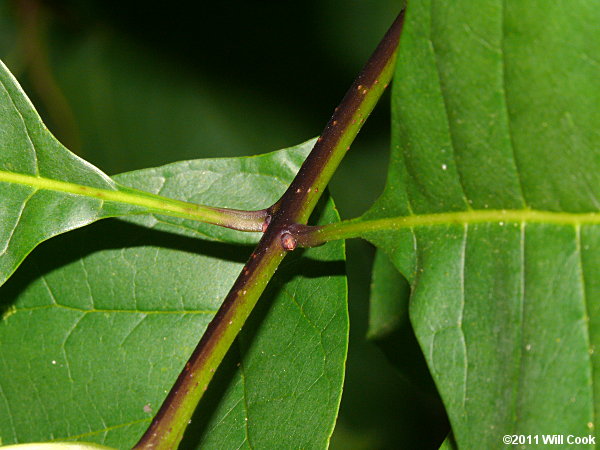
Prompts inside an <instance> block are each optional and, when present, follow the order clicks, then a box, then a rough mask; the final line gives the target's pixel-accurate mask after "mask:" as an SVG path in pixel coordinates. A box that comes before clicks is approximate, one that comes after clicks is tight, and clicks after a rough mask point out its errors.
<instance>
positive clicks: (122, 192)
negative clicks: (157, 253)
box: [0, 170, 212, 221]
mask: <svg viewBox="0 0 600 450" xmlns="http://www.w3.org/2000/svg"><path fill="white" fill-rule="evenodd" d="M0 183H10V184H18V185H21V186H29V187H31V188H34V189H37V190H46V191H53V192H62V193H66V194H73V195H79V196H82V197H88V198H94V199H97V200H99V201H101V202H116V203H122V204H127V205H132V206H141V207H143V208H146V210H145V211H141V213H149V212H156V213H160V214H164V215H169V216H174V217H182V218H185V219H191V220H196V221H198V220H199V221H205V220H206V218H207V215H209V216H212V214H211V211H210V208H206V207H202V206H201V205H196V204H193V203H188V202H184V201H181V200H174V199H170V198H167V197H162V196H159V195H155V194H151V193H149V192H143V191H137V190H135V189H132V188H128V187H127V188H123V187H121V186H119V185H116V186H117V189H115V190H110V189H102V188H96V187H92V186H86V185H81V184H76V183H71V182H68V181H60V180H54V179H51V178H44V177H40V176H35V175H26V174H20V173H15V172H7V171H3V170H0Z"/></svg>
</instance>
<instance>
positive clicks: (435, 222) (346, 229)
mask: <svg viewBox="0 0 600 450" xmlns="http://www.w3.org/2000/svg"><path fill="white" fill-rule="evenodd" d="M480 223H496V224H499V225H501V226H504V225H506V224H513V223H517V224H518V223H544V224H551V225H563V226H579V225H598V224H600V213H593V212H592V213H568V212H552V211H538V210H533V209H497V210H495V209H492V210H469V211H456V212H448V213H438V214H421V215H411V216H403V217H391V218H387V219H375V220H364V219H361V218H360V217H359V218H357V219H352V220H345V221H343V222H338V223H332V224H329V225H323V226H319V227H309V226H297V227H295V229H293V230H292V235H293V237H294V239H295V240H296V242H297V244H298V245H299V246H301V247H315V246H318V245H322V244H324V243H326V242H329V241H335V240H339V239H349V238H355V237H364V236H365V235H368V234H369V233H373V232H377V231H391V230H403V229H412V228H419V227H432V226H447V225H471V224H480Z"/></svg>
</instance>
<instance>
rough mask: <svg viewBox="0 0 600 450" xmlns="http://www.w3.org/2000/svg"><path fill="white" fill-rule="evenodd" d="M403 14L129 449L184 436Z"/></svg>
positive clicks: (365, 99) (391, 58) (379, 85)
mask: <svg viewBox="0 0 600 450" xmlns="http://www.w3.org/2000/svg"><path fill="white" fill-rule="evenodd" d="M403 19H404V13H403V12H402V13H400V15H399V16H398V18H397V19H396V21H395V22H394V23H393V24H392V26H391V28H390V30H389V31H388V33H387V34H386V35H385V37H384V38H383V40H382V42H381V43H380V44H379V46H378V47H377V49H376V50H375V52H374V53H373V56H372V57H371V59H370V60H369V61H368V62H367V64H366V66H365V68H364V69H363V71H362V72H361V73H360V75H359V76H358V78H357V80H356V81H355V82H354V84H353V85H352V87H351V88H350V90H349V91H348V93H347V94H346V96H345V97H344V99H343V100H342V102H341V103H340V105H339V107H338V108H336V112H335V113H334V114H333V117H332V118H331V120H330V121H329V123H328V124H327V126H326V128H325V131H324V132H323V134H322V135H321V137H320V138H319V140H318V142H317V143H316V144H315V147H314V148H313V149H312V151H311V153H310V155H308V157H307V158H306V161H304V164H303V165H302V167H301V168H300V170H299V171H298V174H297V175H296V178H294V181H292V183H291V185H290V187H289V188H288V190H287V191H286V192H285V193H284V194H283V196H282V197H281V199H280V200H279V201H278V202H277V203H275V204H274V205H273V206H272V207H271V208H269V209H268V214H269V216H268V221H267V222H266V224H267V227H266V230H265V233H264V235H263V237H262V239H261V241H260V242H259V244H258V246H257V247H256V249H255V250H254V252H253V253H252V255H251V257H250V259H249V260H248V262H247V263H246V265H245V266H244V268H243V269H242V272H241V273H240V275H239V277H238V279H237V280H236V282H235V283H234V285H233V287H232V288H231V290H230V291H229V294H228V295H227V297H226V298H225V300H224V301H223V304H222V305H221V308H219V311H218V312H217V314H216V315H215V317H214V318H213V320H212V321H211V322H210V324H209V325H208V328H207V330H206V331H205V332H204V335H203V336H202V339H201V340H200V342H199V343H198V346H197V347H196V349H195V350H194V352H193V353H192V355H191V356H190V359H189V360H188V362H187V363H186V365H185V367H184V369H183V371H182V372H181V373H180V375H179V378H178V379H177V381H176V382H175V384H174V386H173V388H172V389H171V391H170V392H169V394H168V395H167V398H166V399H165V401H164V402H163V404H162V406H161V407H160V410H159V411H158V413H157V415H156V416H155V417H154V420H153V421H152V424H151V425H150V427H149V428H148V430H146V432H145V433H144V435H143V436H142V438H141V439H140V441H139V442H138V443H137V445H136V446H135V448H136V449H150V448H152V449H173V448H177V446H178V445H179V442H180V441H181V439H182V438H183V434H184V432H185V429H186V427H187V424H188V422H189V420H190V418H191V417H192V414H193V412H194V410H195V409H196V405H197V404H198V402H199V401H200V399H201V398H202V395H203V393H204V391H205V390H206V389H207V387H208V383H209V382H210V380H211V379H212V377H213V375H214V372H215V371H216V369H217V367H218V366H219V364H220V363H221V361H222V359H223V357H224V356H225V354H226V353H227V351H228V350H229V347H230V346H231V344H232V342H233V341H234V339H235V337H236V336H237V334H238V333H239V331H240V330H241V328H242V326H243V325H244V323H245V322H246V319H247V318H248V317H249V315H250V313H251V312H252V309H253V308H254V306H255V305H256V302H257V301H258V299H259V297H260V295H261V294H262V292H263V291H264V289H265V287H266V286H267V283H268V282H269V280H270V279H271V277H272V276H273V274H274V273H275V270H276V269H277V267H278V266H279V264H280V262H281V261H282V260H283V258H284V257H285V254H286V250H293V249H294V248H295V241H294V239H293V236H292V234H291V230H292V228H293V225H294V224H296V223H298V222H301V223H306V221H307V220H308V218H309V216H310V214H311V213H312V211H313V209H314V207H315V205H316V204H317V201H318V200H319V197H320V196H321V195H322V194H323V191H324V189H325V187H326V185H327V183H328V181H329V179H330V178H331V176H332V175H333V173H334V172H335V169H336V168H337V166H338V165H339V163H340V162H341V160H342V158H343V157H344V155H345V153H346V151H347V150H348V148H349V147H350V144H351V142H352V141H353V140H354V137H355V136H356V134H357V133H358V130H359V129H360V127H361V126H362V124H363V122H364V120H365V119H366V117H367V116H368V115H369V113H370V112H371V111H372V109H373V107H374V106H375V104H376V103H377V100H378V99H379V97H380V96H381V93H382V92H383V90H384V89H385V86H387V84H388V83H389V81H390V79H391V76H392V72H393V66H394V62H395V58H396V51H397V48H398V41H399V38H400V32H401V29H402V23H403Z"/></svg>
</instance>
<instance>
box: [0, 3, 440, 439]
mask: <svg viewBox="0 0 600 450" xmlns="http://www.w3.org/2000/svg"><path fill="white" fill-rule="evenodd" d="M402 3H403V2H402V1H401V0H377V1H375V0H351V1H346V2H339V1H334V0H307V1H304V2H300V3H292V4H286V2H260V3H259V2H242V1H220V2H194V3H193V6H190V5H186V3H181V2H176V3H164V2H159V3H157V4H156V5H155V6H153V5H152V3H143V2H135V1H130V2H119V1H114V0H88V1H85V2H78V1H75V0H71V1H69V0H54V1H41V0H14V1H9V0H0V57H1V58H2V59H3V60H4V61H5V63H6V64H7V65H8V67H9V68H10V70H11V71H12V72H13V73H14V74H15V76H16V77H17V78H18V79H19V81H20V82H21V84H22V85H23V87H24V88H25V90H26V92H27V93H28V95H29V96H30V97H31V99H32V101H33V103H34V105H35V106H36V108H37V109H38V110H39V111H40V113H41V115H42V117H43V119H44V121H45V123H46V124H47V126H48V127H49V128H50V130H51V131H52V132H53V133H54V134H55V135H56V136H57V137H58V138H59V139H60V140H61V141H62V142H63V143H64V144H65V145H66V146H67V147H68V148H70V149H71V150H72V151H74V152H75V153H77V154H79V155H80V156H82V157H83V158H85V159H87V160H88V161H90V162H92V163H93V164H94V165H96V166H98V167H99V168H100V169H102V170H103V171H104V172H106V173H108V174H111V175H112V174H117V173H120V172H124V171H129V170H134V169H140V168H145V167H151V166H157V165H162V164H165V163H169V162H173V161H177V160H184V159H196V158H206V157H222V156H241V155H252V154H258V153H264V152H269V151H272V150H276V149H279V148H283V147H289V146H292V145H295V144H298V143H300V142H303V141H305V140H308V139H310V138H312V137H314V136H317V135H318V134H319V133H320V131H321V129H322V128H323V126H324V125H325V123H326V122H327V120H328V118H329V116H330V114H331V112H332V111H333V109H334V108H335V106H336V104H337V103H338V102H339V101H340V100H341V98H342V96H343V95H344V92H345V90H346V89H347V88H348V87H349V86H350V84H351V82H352V80H353V78H354V77H355V76H356V74H357V73H358V71H359V70H360V68H361V66H362V64H363V63H364V62H365V61H366V59H367V58H368V56H369V55H370V53H371V51H372V50H373V49H374V48H375V46H376V45H377V42H378V41H379V39H380V38H381V37H382V36H383V34H384V33H385V31H386V29H387V27H388V26H389V25H390V24H391V22H392V21H393V19H394V18H395V16H396V14H397V13H398V11H399V9H400V7H401V4H402ZM190 4H191V2H190ZM388 145H389V100H388V98H387V96H386V97H385V98H384V99H382V101H381V103H380V104H379V105H378V107H377V109H376V110H375V112H374V113H373V115H372V117H371V118H370V119H369V121H368V122H367V124H366V126H365V127H364V129H363V131H362V132H361V135H360V136H359V138H358V139H357V141H356V143H355V144H354V145H353V147H352V150H351V151H350V152H349V154H348V156H347V157H346V160H345V161H344V162H343V164H342V166H341V168H340V170H339V171H338V173H337V174H336V175H335V178H334V180H333V183H332V186H331V191H332V193H333V196H334V198H335V201H336V203H337V205H338V207H339V210H340V213H341V215H342V217H343V218H351V217H355V216H357V215H359V214H361V213H362V212H364V211H365V210H366V209H367V208H368V206H369V205H370V203H371V202H372V201H373V200H374V199H375V198H376V197H377V196H378V195H379V193H380V192H381V190H382V188H383V185H384V182H385V174H386V164H387V158H388ZM372 259H373V249H372V247H370V246H369V245H368V244H366V243H364V242H358V241H352V242H348V263H347V268H348V273H349V288H350V299H349V301H350V317H351V341H350V353H349V358H348V369H347V378H346V389H345V392H344V396H343V398H342V406H341V412H340V416H339V419H338V423H337V427H336V431H335V433H334V436H333V438H332V448H339V449H342V448H343V449H348V448H352V449H375V448H390V449H393V448H433V447H435V446H436V445H437V444H439V442H440V440H441V439H442V438H443V435H444V433H445V429H444V425H443V414H442V413H441V411H440V407H439V404H438V403H437V400H436V399H435V398H434V396H432V395H431V391H430V389H428V388H427V386H426V387H425V388H424V387H423V385H427V383H428V381H426V382H425V383H421V382H418V381H417V382H415V375H414V373H412V371H409V372H411V373H406V371H404V370H402V369H401V368H402V367H410V366H412V365H413V362H414V361H412V360H411V359H409V358H413V359H414V358H415V357H414V356H403V355H413V354H417V356H418V352H415V351H414V347H413V348H412V349H408V350H407V349H405V348H403V347H402V346H401V345H391V346H390V345H388V346H387V347H386V348H387V355H388V356H390V357H391V358H390V360H392V361H393V363H391V362H390V360H388V358H387V357H386V356H385V355H384V353H383V352H382V351H381V350H380V347H378V346H377V345H375V344H373V343H370V342H367V341H366V339H365V337H364V336H365V333H366V329H367V317H368V295H369V284H370V268H371V264H372ZM388 344H389V343H388ZM410 345H414V344H410ZM405 350H407V351H405Z"/></svg>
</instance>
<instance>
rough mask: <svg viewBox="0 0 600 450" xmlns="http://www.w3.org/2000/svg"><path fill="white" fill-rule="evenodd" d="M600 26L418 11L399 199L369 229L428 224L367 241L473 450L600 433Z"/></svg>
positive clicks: (581, 6) (402, 97) (539, 14)
mask: <svg viewBox="0 0 600 450" xmlns="http://www.w3.org/2000/svg"><path fill="white" fill-rule="evenodd" d="M599 20H600V10H598V8H597V5H596V4H595V2H592V1H584V0H581V1H574V2H552V3H548V2H542V1H533V2H520V1H504V2H500V1H491V0H486V1H483V2H480V1H478V2H474V1H470V0H461V1H457V2H438V1H423V2H414V3H411V4H410V6H409V10H408V15H407V22H406V28H405V31H404V35H403V38H402V39H403V40H402V43H401V48H400V53H399V55H400V56H399V63H398V68H397V72H396V78H395V86H394V92H393V99H392V108H393V142H392V161H391V165H390V169H389V177H388V182H387V186H386V190H385V193H384V195H383V196H382V197H381V199H380V200H379V201H378V202H377V203H376V205H375V206H374V207H373V208H372V209H371V210H370V211H369V212H368V213H367V214H366V215H365V218H368V219H381V218H394V217H403V216H408V217H412V218H417V221H416V222H415V221H413V222H412V225H402V223H401V221H398V222H397V226H395V227H392V228H394V230H393V231H392V230H388V231H373V232H370V233H366V234H365V236H366V237H368V238H369V239H370V240H371V241H372V242H374V243H375V244H376V245H378V246H379V247H381V248H382V249H383V250H384V251H386V252H387V253H388V254H389V255H390V257H391V258H392V260H393V262H394V264H395V265H396V267H397V268H398V269H399V270H400V271H401V272H402V273H403V274H404V275H405V276H406V277H407V279H408V280H409V281H410V283H411V286H412V297H411V306H410V309H411V311H410V313H411V320H412V323H413V327H414V329H415V332H416V335H417V337H418V339H419V341H420V345H421V348H422V351H423V353H424V354H425V357H426V359H427V362H428V365H429V368H430V371H431V373H432V375H433V377H434V379H435V381H436V384H437V386H438V389H439V391H440V393H441V396H442V398H443V400H444V403H445V405H446V408H447V412H448V415H449V418H450V421H451V424H452V429H453V433H454V436H455V439H456V442H457V444H458V446H459V447H460V448H497V447H500V446H501V445H502V444H501V438H502V436H503V435H505V434H525V435H528V434H532V435H533V434H540V433H548V434H564V435H565V436H566V435H568V434H573V435H576V436H587V435H589V434H592V435H593V434H594V432H595V429H596V427H597V419H596V417H597V415H598V412H599V411H600V403H599V401H598V398H600V378H599V377H600V375H599V374H600V371H599V369H600V360H599V359H598V357H597V351H595V350H596V349H597V348H598V345H599V344H600V315H599V311H600V288H599V286H600V285H599V283H598V279H600V226H598V225H595V224H594V223H598V221H597V214H598V209H599V204H600V203H599V198H600V157H599V151H600V150H599V149H600V134H599V133H598V129H600V109H599V108H598V104H600V89H598V83H597V81H598V73H599V72H598V70H599V65H598V61H597V58H595V56H594V55H597V54H598V52H599V51H600V31H599V29H598V27H597V26H596V24H597V23H598V21H599ZM506 210H508V211H509V212H510V214H511V218H510V220H507V219H506V218H505V214H506V213H504V212H503V211H506ZM481 211H487V212H488V216H487V217H486V219H485V220H478V219H477V215H478V214H479V213H480V212H481ZM532 211H534V212H535V211H549V212H552V213H554V214H553V215H552V218H553V219H552V221H546V220H545V219H544V218H543V217H541V218H539V219H536V220H530V218H531V217H532V216H531V215H530V213H531V212H532ZM432 214H443V216H432ZM436 217H437V218H436Z"/></svg>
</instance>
